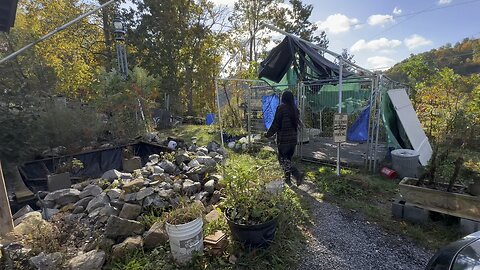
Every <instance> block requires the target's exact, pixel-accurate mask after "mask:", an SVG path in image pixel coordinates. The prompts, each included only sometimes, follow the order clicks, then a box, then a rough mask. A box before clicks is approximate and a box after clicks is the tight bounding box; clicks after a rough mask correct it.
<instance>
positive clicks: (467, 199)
mask: <svg viewBox="0 0 480 270" xmlns="http://www.w3.org/2000/svg"><path fill="white" fill-rule="evenodd" d="M412 181H415V179H414V180H412V179H411V178H404V179H403V180H402V181H401V182H400V185H399V188H400V195H402V197H403V199H405V201H406V202H407V203H409V204H411V205H414V206H417V207H420V208H424V209H427V210H430V211H435V212H439V213H443V214H447V215H451V216H456V217H461V218H466V219H470V220H475V221H480V196H471V195H465V194H458V193H453V192H445V191H441V190H435V189H429V188H424V187H417V186H414V185H412Z"/></svg>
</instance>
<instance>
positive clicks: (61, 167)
mask: <svg viewBox="0 0 480 270" xmlns="http://www.w3.org/2000/svg"><path fill="white" fill-rule="evenodd" d="M82 168H83V163H82V161H81V160H79V159H76V158H72V159H70V160H67V161H60V162H59V163H58V164H57V166H56V167H55V170H54V173H52V174H49V175H48V176H47V182H48V190H49V191H55V190H59V189H64V188H69V187H70V186H71V185H72V182H71V181H70V173H75V172H77V171H78V170H80V169H82Z"/></svg>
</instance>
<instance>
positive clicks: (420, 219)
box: [403, 204, 430, 224]
mask: <svg viewBox="0 0 480 270" xmlns="http://www.w3.org/2000/svg"><path fill="white" fill-rule="evenodd" d="M403 218H404V219H405V220H407V221H410V222H412V223H416V224H425V223H428V222H429V220H430V219H429V211H428V210H426V209H423V208H419V207H416V206H413V205H409V204H405V205H404V207H403Z"/></svg>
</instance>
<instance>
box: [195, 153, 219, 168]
mask: <svg viewBox="0 0 480 270" xmlns="http://www.w3.org/2000/svg"><path fill="white" fill-rule="evenodd" d="M196 160H197V161H198V163H200V164H201V165H205V166H207V167H215V166H216V165H217V162H215V160H214V159H213V158H212V157H210V156H199V157H197V158H196Z"/></svg>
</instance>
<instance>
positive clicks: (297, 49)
mask: <svg viewBox="0 0 480 270" xmlns="http://www.w3.org/2000/svg"><path fill="white" fill-rule="evenodd" d="M296 54H297V55H298V57H296V56H295V55H296ZM296 59H298V63H297V61H296ZM292 63H293V64H294V65H293V66H294V68H295V71H296V72H297V74H304V70H305V65H306V66H308V68H310V70H311V71H312V72H313V73H314V77H311V78H302V79H303V80H319V79H329V78H333V77H338V76H339V71H340V67H339V66H338V65H337V64H335V63H333V62H331V61H330V60H328V59H326V58H325V57H323V56H322V55H321V54H320V53H318V51H317V50H316V49H314V48H312V47H310V45H308V44H307V43H305V42H303V41H302V40H300V39H298V38H293V37H290V36H286V37H285V38H284V39H283V41H282V42H281V43H280V44H279V45H277V46H276V47H275V48H273V49H272V50H271V51H270V54H269V55H268V56H267V58H266V59H265V60H264V61H263V62H262V63H261V64H260V73H259V75H258V77H259V78H267V79H269V80H271V81H274V82H276V83H279V82H280V81H281V80H282V78H283V76H285V74H286V73H287V71H288V70H289V69H290V67H291V66H292ZM350 75H352V73H351V72H348V71H347V70H345V69H343V77H348V76H350ZM299 78H300V77H299Z"/></svg>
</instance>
